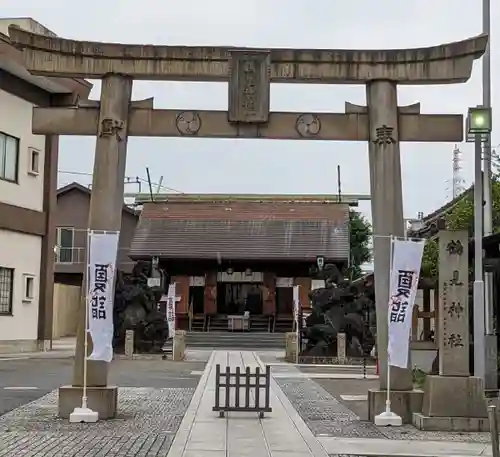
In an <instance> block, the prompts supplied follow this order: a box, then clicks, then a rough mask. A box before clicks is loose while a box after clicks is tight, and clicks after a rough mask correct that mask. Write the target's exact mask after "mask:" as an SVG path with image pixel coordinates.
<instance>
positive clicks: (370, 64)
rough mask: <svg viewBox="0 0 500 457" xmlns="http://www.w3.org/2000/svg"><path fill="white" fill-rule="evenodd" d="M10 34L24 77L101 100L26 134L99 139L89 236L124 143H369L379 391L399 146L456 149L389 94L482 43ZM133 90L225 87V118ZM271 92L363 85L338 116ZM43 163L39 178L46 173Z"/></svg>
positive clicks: (452, 65) (46, 118) (397, 383)
mask: <svg viewBox="0 0 500 457" xmlns="http://www.w3.org/2000/svg"><path fill="white" fill-rule="evenodd" d="M9 34H10V37H11V40H12V42H13V44H15V45H16V46H18V47H19V48H21V49H23V53H24V59H25V65H26V68H27V69H28V71H30V72H31V73H32V74H35V75H47V76H53V77H69V78H71V77H78V78H93V79H102V90H101V97H100V100H99V101H88V100H74V101H73V103H72V105H71V106H60V107H51V108H38V107H35V108H34V110H33V133H34V134H42V135H87V136H96V137H97V142H96V154H95V161H94V173H93V183H92V198H91V203H90V215H89V228H90V229H97V230H111V231H113V230H120V227H121V213H122V203H123V190H124V189H123V187H124V175H125V163H126V152H127V139H128V137H129V136H144V137H152V136H156V137H183V138H262V139H286V140H328V141H366V142H368V149H369V166H370V186H371V197H372V215H373V232H374V235H375V238H374V252H375V293H376V295H377V301H376V302H377V346H378V350H379V362H380V369H381V372H380V385H381V388H385V387H386V379H387V377H386V374H385V371H386V360H387V354H386V349H385V348H387V305H386V304H387V303H388V299H389V263H390V249H389V235H393V236H403V235H404V221H403V202H402V182H401V165H400V142H401V141H410V142H453V143H458V142H461V141H462V140H463V116H462V115H461V114H421V113H420V104H419V103H416V104H414V105H411V106H398V94H397V86H398V85H399V84H411V85H428V84H444V83H463V82H466V81H467V80H468V79H469V78H470V75H471V70H472V63H473V61H474V60H475V59H477V58H479V57H480V56H481V55H482V54H483V53H484V51H485V49H486V45H487V41H488V37H487V36H485V35H481V36H478V37H475V38H471V39H468V40H464V41H462V42H456V43H452V44H447V45H440V46H435V47H429V48H421V49H402V50H335V49H332V50H327V49H317V50H311V49H249V48H247V49H241V48H231V47H203V46H200V47H188V46H178V47H176V46H154V45H144V46H143V45H124V44H114V43H95V42H89V41H74V40H67V39H64V38H57V37H48V36H42V35H37V34H33V33H30V32H27V31H24V30H21V29H20V28H17V27H13V26H11V27H9ZM134 80H176V81H179V80H180V81H207V82H214V81H215V82H227V83H228V89H229V104H228V110H227V111H211V110H208V111H207V110H168V109H154V108H153V99H152V98H151V99H147V100H139V101H131V94H132V84H133V81H134ZM272 83H309V84H329V85H330V84H361V85H364V86H365V87H366V101H367V106H358V105H354V104H351V103H348V102H346V104H345V112H344V113H303V112H271V111H270V87H271V84H272ZM50 160H51V159H50V158H48V163H47V164H46V170H51V169H52V170H56V169H57V163H51V162H50ZM53 191H54V192H55V189H54V190H53ZM82 308H83V307H82ZM78 335H79V336H78V344H77V353H76V357H75V378H74V385H76V386H78V385H81V384H82V378H83V359H84V345H83V341H84V336H85V329H84V310H83V309H82V310H81V311H80V322H79V333H78ZM88 368H89V370H88V384H89V386H106V383H107V365H106V364H102V363H95V362H89V365H88ZM391 372H392V369H391ZM391 387H392V389H393V390H399V391H410V390H411V389H413V383H412V378H411V371H410V370H402V369H394V374H393V375H391ZM59 398H61V395H60V397H59ZM61 401H62V400H61ZM75 406H77V405H75Z"/></svg>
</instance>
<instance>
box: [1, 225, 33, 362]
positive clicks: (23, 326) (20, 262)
mask: <svg viewBox="0 0 500 457" xmlns="http://www.w3.org/2000/svg"><path fill="white" fill-rule="evenodd" d="M41 244H42V239H41V237H38V236H33V235H24V234H21V233H15V232H8V231H5V230H0V266H2V267H5V268H13V269H14V294H13V303H12V315H0V353H2V352H4V353H5V352H23V351H32V350H35V348H36V340H37V331H38V300H39V296H38V293H39V289H38V286H39V281H40V257H41ZM26 274H29V275H32V276H34V280H35V284H34V297H33V299H32V300H30V301H24V300H23V298H24V287H25V284H24V275H26Z"/></svg>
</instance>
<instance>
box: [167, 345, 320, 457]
mask: <svg viewBox="0 0 500 457" xmlns="http://www.w3.org/2000/svg"><path fill="white" fill-rule="evenodd" d="M216 364H220V365H221V366H222V367H223V369H224V368H225V366H230V367H231V371H234V369H235V368H236V367H238V366H239V367H241V368H242V369H243V368H246V367H251V368H254V367H257V366H260V367H261V368H263V367H264V366H263V364H262V362H261V361H260V359H259V358H258V356H257V355H256V354H255V353H253V352H249V351H241V352H240V351H214V353H213V354H212V356H211V358H210V360H209V362H208V364H207V366H206V368H205V372H204V374H203V376H202V378H201V380H200V383H199V385H198V388H197V389H196V392H195V394H194V396H193V399H192V400H191V403H190V405H189V408H188V410H187V412H186V415H185V416H184V419H183V421H182V423H181V425H180V427H179V432H178V433H177V436H176V438H175V440H174V442H173V443H172V447H171V448H170V452H169V453H168V457H244V456H249V457H250V456H252V457H285V456H287V457H319V456H321V457H326V456H327V453H326V451H325V450H324V449H323V447H322V446H321V445H320V444H319V442H318V441H317V439H316V438H315V437H314V436H313V435H312V433H311V431H310V430H309V429H308V427H307V426H306V425H305V423H304V422H303V421H302V419H301V418H300V417H299V416H298V414H297V413H296V411H295V410H294V408H293V407H292V405H291V404H290V402H289V401H288V399H287V398H286V396H285V395H284V394H283V392H282V391H281V389H280V388H279V387H278V385H277V384H276V382H275V381H274V380H272V382H271V396H270V400H271V406H272V408H273V412H272V413H268V414H266V416H265V417H264V418H263V419H259V417H258V415H257V414H256V413H243V412H241V413H239V412H232V413H226V417H224V418H219V416H218V414H217V413H215V412H213V411H212V407H213V405H214V396H215V365H216Z"/></svg>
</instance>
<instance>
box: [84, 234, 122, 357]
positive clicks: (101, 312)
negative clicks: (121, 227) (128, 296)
mask: <svg viewBox="0 0 500 457" xmlns="http://www.w3.org/2000/svg"><path fill="white" fill-rule="evenodd" d="M119 238H120V232H99V231H90V232H89V235H88V272H87V278H88V280H87V285H88V290H87V313H88V331H89V332H90V336H91V337H92V354H91V355H90V356H89V360H102V361H104V362H111V360H112V359H113V301H114V296H115V288H114V284H115V266H116V256H117V254H118V240H119Z"/></svg>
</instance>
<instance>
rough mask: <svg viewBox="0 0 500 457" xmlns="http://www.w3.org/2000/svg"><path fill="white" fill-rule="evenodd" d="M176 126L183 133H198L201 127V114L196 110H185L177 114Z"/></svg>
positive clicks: (188, 134)
mask: <svg viewBox="0 0 500 457" xmlns="http://www.w3.org/2000/svg"><path fill="white" fill-rule="evenodd" d="M175 126H176V127H177V130H178V131H179V133H180V134H181V135H185V136H193V135H196V134H197V133H198V132H199V131H200V128H201V118H200V115H199V114H198V113H197V112H195V111H183V112H182V113H180V114H178V115H177V118H176V119H175Z"/></svg>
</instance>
